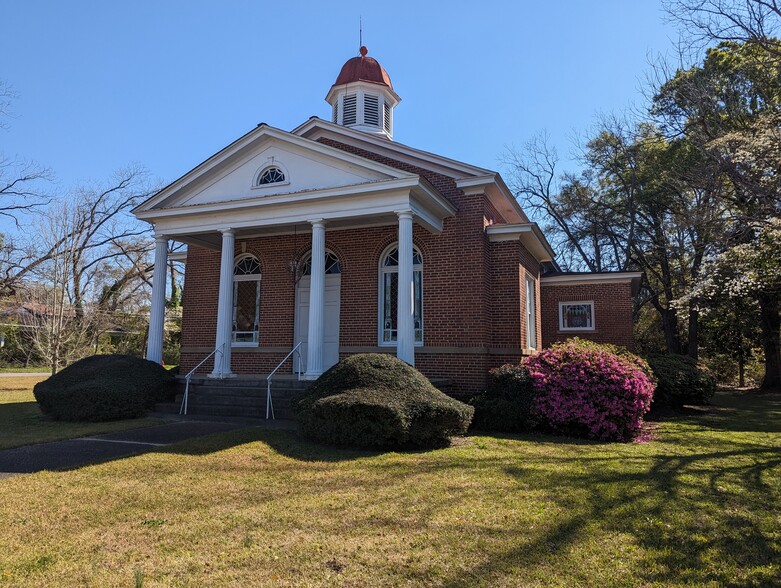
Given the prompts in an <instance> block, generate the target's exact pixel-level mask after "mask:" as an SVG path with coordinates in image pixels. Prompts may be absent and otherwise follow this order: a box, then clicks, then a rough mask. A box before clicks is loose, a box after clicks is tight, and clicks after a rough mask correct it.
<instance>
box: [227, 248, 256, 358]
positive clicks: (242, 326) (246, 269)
mask: <svg viewBox="0 0 781 588" xmlns="http://www.w3.org/2000/svg"><path fill="white" fill-rule="evenodd" d="M260 275H261V272H260V262H259V261H258V259H257V258H256V257H254V256H253V255H249V254H244V255H240V256H238V257H237V258H236V261H235V263H234V266H233V343H234V345H239V346H241V345H257V344H258V340H259V334H260Z"/></svg>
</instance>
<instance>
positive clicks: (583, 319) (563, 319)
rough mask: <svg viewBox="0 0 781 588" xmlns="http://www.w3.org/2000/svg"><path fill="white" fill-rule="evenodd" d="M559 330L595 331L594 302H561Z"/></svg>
mask: <svg viewBox="0 0 781 588" xmlns="http://www.w3.org/2000/svg"><path fill="white" fill-rule="evenodd" d="M559 330H561V331H593V330H594V301H593V300H585V301H577V302H559Z"/></svg>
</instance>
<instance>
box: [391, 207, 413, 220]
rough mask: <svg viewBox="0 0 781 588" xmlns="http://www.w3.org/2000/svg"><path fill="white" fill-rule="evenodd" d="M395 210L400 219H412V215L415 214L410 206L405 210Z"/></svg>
mask: <svg viewBox="0 0 781 588" xmlns="http://www.w3.org/2000/svg"><path fill="white" fill-rule="evenodd" d="M394 212H395V213H396V215H397V216H398V217H399V219H403V218H405V219H406V218H409V219H411V218H412V216H413V214H412V211H411V210H410V209H409V208H407V209H405V210H395V211H394Z"/></svg>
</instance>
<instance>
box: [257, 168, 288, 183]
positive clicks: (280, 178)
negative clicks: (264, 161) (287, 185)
mask: <svg viewBox="0 0 781 588" xmlns="http://www.w3.org/2000/svg"><path fill="white" fill-rule="evenodd" d="M286 179H287V178H285V172H284V171H282V169H281V168H279V167H277V166H276V165H272V166H269V167H267V168H265V169H264V170H262V171H261V172H260V174H258V181H257V185H258V186H266V185H268V184H279V183H281V182H284V181H285V180H286Z"/></svg>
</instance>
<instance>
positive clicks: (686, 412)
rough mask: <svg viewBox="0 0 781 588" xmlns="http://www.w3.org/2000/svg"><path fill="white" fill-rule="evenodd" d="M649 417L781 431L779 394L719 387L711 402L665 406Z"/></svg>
mask: <svg viewBox="0 0 781 588" xmlns="http://www.w3.org/2000/svg"><path fill="white" fill-rule="evenodd" d="M652 418H653V420H655V421H662V422H665V421H666V422H675V423H682V424H686V425H695V426H699V427H703V428H708V429H713V430H716V431H732V432H746V433H781V395H777V394H758V393H753V392H738V391H721V392H719V393H717V394H716V396H715V398H714V400H713V404H710V405H707V406H686V407H683V408H682V409H677V410H666V411H663V412H659V413H657V414H656V415H653V417H652Z"/></svg>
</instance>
